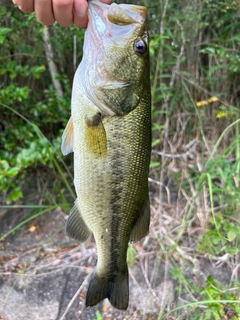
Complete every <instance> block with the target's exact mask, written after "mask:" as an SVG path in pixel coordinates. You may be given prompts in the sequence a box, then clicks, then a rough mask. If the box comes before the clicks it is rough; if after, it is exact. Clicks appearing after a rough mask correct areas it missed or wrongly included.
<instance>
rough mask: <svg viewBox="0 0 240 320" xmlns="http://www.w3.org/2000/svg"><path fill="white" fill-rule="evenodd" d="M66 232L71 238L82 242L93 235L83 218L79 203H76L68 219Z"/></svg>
mask: <svg viewBox="0 0 240 320" xmlns="http://www.w3.org/2000/svg"><path fill="white" fill-rule="evenodd" d="M66 232H67V235H68V236H69V237H70V238H73V239H75V240H78V241H80V242H84V241H86V240H87V239H88V238H89V237H90V236H91V234H92V232H91V230H90V229H89V228H88V226H87V225H86V223H85V222H84V220H83V218H82V215H81V212H80V210H79V208H78V204H77V201H76V202H75V204H74V206H73V208H72V210H71V212H70V215H69V217H68V219H67V224H66Z"/></svg>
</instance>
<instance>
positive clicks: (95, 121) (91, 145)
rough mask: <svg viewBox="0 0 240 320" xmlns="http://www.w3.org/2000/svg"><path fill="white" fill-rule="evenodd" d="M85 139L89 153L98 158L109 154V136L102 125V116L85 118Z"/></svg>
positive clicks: (96, 115)
mask: <svg viewBox="0 0 240 320" xmlns="http://www.w3.org/2000/svg"><path fill="white" fill-rule="evenodd" d="M85 134H86V135H85V137H86V144H87V148H88V151H90V152H91V153H93V154H94V155H95V156H97V157H102V156H105V155H106V153H107V136H106V131H105V128H104V126H103V123H102V119H101V114H99V113H97V114H95V115H93V116H89V117H86V118H85Z"/></svg>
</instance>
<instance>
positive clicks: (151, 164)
mask: <svg viewBox="0 0 240 320" xmlns="http://www.w3.org/2000/svg"><path fill="white" fill-rule="evenodd" d="M159 166H160V163H159V162H156V161H151V163H150V168H156V167H159Z"/></svg>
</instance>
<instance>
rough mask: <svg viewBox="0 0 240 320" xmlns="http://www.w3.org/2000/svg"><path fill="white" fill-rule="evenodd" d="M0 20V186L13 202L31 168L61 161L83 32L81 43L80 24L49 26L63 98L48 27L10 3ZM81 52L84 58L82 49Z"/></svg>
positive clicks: (0, 10) (7, 199)
mask: <svg viewBox="0 0 240 320" xmlns="http://www.w3.org/2000/svg"><path fill="white" fill-rule="evenodd" d="M6 6H7V7H6ZM0 21H1V22H2V23H1V26H3V27H1V28H0V43H1V58H0V79H1V90H0V110H1V112H0V124H1V140H0V160H1V162H0V170H1V175H0V189H1V191H2V192H4V195H5V202H6V203H7V204H9V203H12V202H13V201H16V200H18V199H19V198H21V196H22V187H23V183H22V182H23V181H24V178H25V176H26V175H27V172H29V170H38V168H39V166H45V167H46V169H47V170H49V169H50V170H53V168H54V160H53V159H61V160H60V161H62V155H61V153H60V147H59V146H60V138H61V135H62V132H63V129H64V127H65V125H66V123H67V121H68V118H69V114H70V96H71V85H72V83H71V81H72V77H73V73H74V70H73V65H71V63H69V62H70V61H71V60H72V56H73V37H74V36H75V35H77V36H78V38H77V41H78V42H77V43H78V44H79V47H80V46H81V45H82V39H83V32H82V30H79V29H77V28H75V27H71V28H68V29H63V28H61V27H60V26H59V25H54V26H52V27H49V33H50V36H51V37H50V41H51V43H52V46H53V48H54V50H55V57H54V59H55V64H56V65H57V67H58V69H59V75H58V77H57V78H58V80H59V81H60V83H61V85H62V88H63V90H64V96H63V97H61V96H59V95H58V93H57V91H56V89H55V88H54V87H53V85H52V80H51V75H50V72H49V69H48V64H47V59H46V55H45V52H44V40H43V26H41V25H40V24H39V23H38V22H37V21H36V19H35V16H34V14H29V15H26V14H23V13H22V12H20V10H18V8H17V7H15V6H13V5H10V4H6V5H3V6H1V7H0ZM4 24H5V25H6V27H4ZM62 43H64V46H63V45H62ZM77 54H78V56H77V58H78V60H80V58H81V55H82V49H81V50H79V51H78V52H77ZM65 61H68V63H67V64H66V63H65ZM35 126H37V130H36V127H35Z"/></svg>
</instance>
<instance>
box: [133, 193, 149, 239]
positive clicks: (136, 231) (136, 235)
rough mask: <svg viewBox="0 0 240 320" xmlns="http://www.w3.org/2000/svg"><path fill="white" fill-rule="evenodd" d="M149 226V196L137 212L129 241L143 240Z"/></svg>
mask: <svg viewBox="0 0 240 320" xmlns="http://www.w3.org/2000/svg"><path fill="white" fill-rule="evenodd" d="M149 224H150V202H149V196H148V195H147V199H146V200H145V202H144V204H143V207H142V209H141V210H140V211H139V216H138V220H137V222H136V223H135V225H134V226H133V229H132V232H131V235H130V241H131V242H136V241H138V240H141V239H142V238H144V237H145V236H146V235H147V234H148V232H149Z"/></svg>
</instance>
